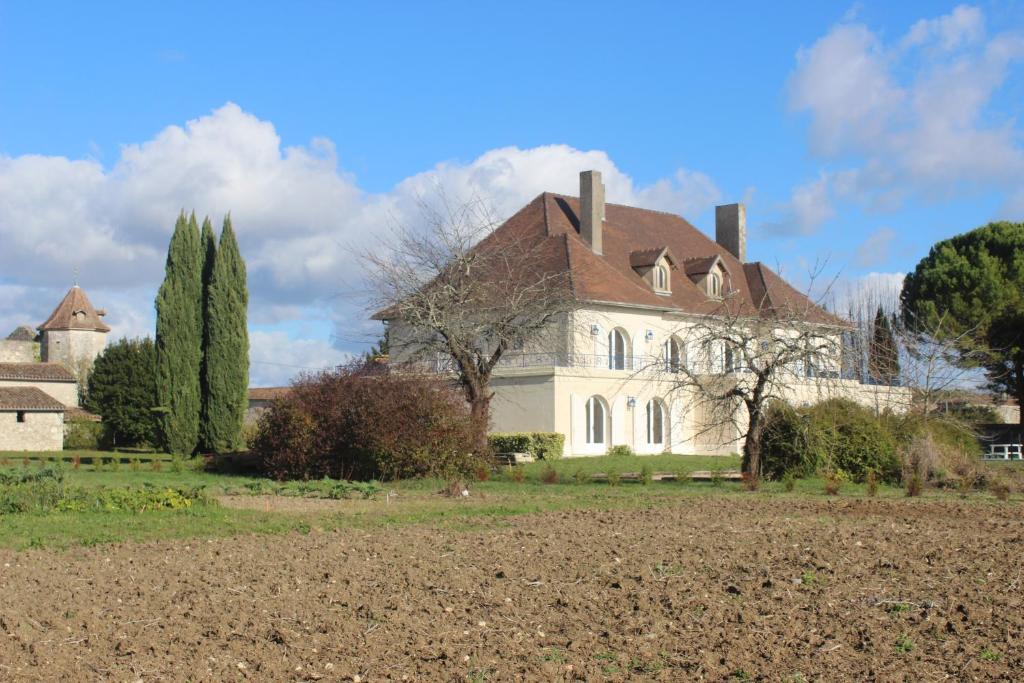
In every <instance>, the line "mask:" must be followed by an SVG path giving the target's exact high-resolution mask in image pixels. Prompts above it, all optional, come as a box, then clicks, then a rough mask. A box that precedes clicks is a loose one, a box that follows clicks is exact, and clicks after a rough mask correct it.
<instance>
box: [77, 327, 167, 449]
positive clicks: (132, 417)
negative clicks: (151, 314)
mask: <svg viewBox="0 0 1024 683" xmlns="http://www.w3.org/2000/svg"><path fill="white" fill-rule="evenodd" d="M155 401H156V346H155V345H154V344H153V340H152V339H150V338H149V337H146V338H144V339H121V340H120V341H118V342H116V343H114V344H111V345H109V346H107V347H106V348H105V349H104V350H103V352H102V353H100V355H99V356H97V357H96V362H95V363H94V364H93V368H92V373H91V374H90V375H89V395H88V398H87V399H86V403H85V407H86V408H88V409H89V410H91V411H92V412H94V413H96V414H98V415H100V416H102V417H103V427H104V429H105V430H106V432H107V437H108V439H109V440H110V441H111V442H112V443H113V444H114V445H122V446H133V445H136V444H140V443H153V442H154V440H155V437H156V421H155V419H154V414H153V405H154V402H155Z"/></svg>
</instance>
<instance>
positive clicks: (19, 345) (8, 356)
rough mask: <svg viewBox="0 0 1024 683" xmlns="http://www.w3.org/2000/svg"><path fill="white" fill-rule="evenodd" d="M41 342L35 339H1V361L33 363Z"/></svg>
mask: <svg viewBox="0 0 1024 683" xmlns="http://www.w3.org/2000/svg"><path fill="white" fill-rule="evenodd" d="M38 350H39V344H37V343H36V342H34V341H14V340H11V339H0V363H33V362H35V361H36V360H37V358H36V353H37V352H38Z"/></svg>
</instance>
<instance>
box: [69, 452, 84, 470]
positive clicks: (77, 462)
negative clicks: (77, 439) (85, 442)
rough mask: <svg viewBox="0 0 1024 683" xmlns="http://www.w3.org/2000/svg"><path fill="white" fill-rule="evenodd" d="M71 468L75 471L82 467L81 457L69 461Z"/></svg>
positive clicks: (77, 456)
mask: <svg viewBox="0 0 1024 683" xmlns="http://www.w3.org/2000/svg"><path fill="white" fill-rule="evenodd" d="M71 466H72V467H73V468H75V469H76V470H77V469H79V468H80V467H81V466H82V456H80V455H76V456H75V457H73V458H72V459H71Z"/></svg>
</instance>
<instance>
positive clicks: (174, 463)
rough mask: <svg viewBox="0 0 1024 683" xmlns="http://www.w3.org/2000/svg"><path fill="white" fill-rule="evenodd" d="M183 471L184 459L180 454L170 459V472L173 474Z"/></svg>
mask: <svg viewBox="0 0 1024 683" xmlns="http://www.w3.org/2000/svg"><path fill="white" fill-rule="evenodd" d="M184 471H185V460H184V459H183V458H182V457H181V456H180V455H176V456H174V457H173V458H172V459H171V472H174V473H175V474H177V473H180V472H184Z"/></svg>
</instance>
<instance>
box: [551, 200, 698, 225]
mask: <svg viewBox="0 0 1024 683" xmlns="http://www.w3.org/2000/svg"><path fill="white" fill-rule="evenodd" d="M544 194H550V195H551V196H553V197H562V198H563V199H575V200H577V201H579V199H580V198H579V197H578V196H577V195H572V194H562V193H561V192H545V193H544ZM604 205H605V206H617V207H619V208H620V209H633V210H634V211H645V212H647V213H657V214H661V215H662V216H672V217H674V218H680V219H682V220H684V221H686V222H687V223H690V221H687V220H686V218H684V217H683V216H682V215H680V214H678V213H672V212H671V211H662V210H661V209H648V208H646V207H643V206H633V205H632V204H619V203H617V202H605V203H604ZM605 220H607V218H606V219H605ZM690 225H693V223H690ZM693 227H694V228H696V227H697V226H696V225H694V226H693ZM698 229H699V228H698Z"/></svg>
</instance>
